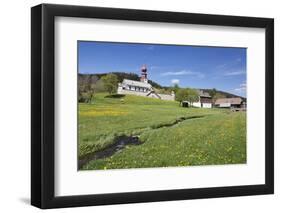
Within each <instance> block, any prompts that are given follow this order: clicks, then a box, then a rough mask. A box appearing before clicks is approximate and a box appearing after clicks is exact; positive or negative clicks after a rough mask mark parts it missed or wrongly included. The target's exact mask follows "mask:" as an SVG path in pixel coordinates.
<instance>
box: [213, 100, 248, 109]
mask: <svg viewBox="0 0 281 213" xmlns="http://www.w3.org/2000/svg"><path fill="white" fill-rule="evenodd" d="M215 107H218V108H234V109H246V101H245V100H243V99H242V98H240V97H237V98H219V99H217V100H216V101H215Z"/></svg>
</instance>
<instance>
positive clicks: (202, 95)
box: [192, 90, 212, 108]
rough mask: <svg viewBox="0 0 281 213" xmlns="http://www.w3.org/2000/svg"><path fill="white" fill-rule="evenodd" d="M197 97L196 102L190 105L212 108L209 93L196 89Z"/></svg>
mask: <svg viewBox="0 0 281 213" xmlns="http://www.w3.org/2000/svg"><path fill="white" fill-rule="evenodd" d="M198 93H199V99H198V102H194V103H193V104H192V105H193V106H194V107H199V108H212V97H211V96H210V95H209V93H207V92H204V91H203V90H198Z"/></svg>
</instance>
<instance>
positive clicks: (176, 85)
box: [173, 84, 180, 93]
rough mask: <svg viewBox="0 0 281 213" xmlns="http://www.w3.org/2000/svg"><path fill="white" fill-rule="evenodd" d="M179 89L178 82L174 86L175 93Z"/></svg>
mask: <svg viewBox="0 0 281 213" xmlns="http://www.w3.org/2000/svg"><path fill="white" fill-rule="evenodd" d="M179 89H180V87H179V85H178V84H175V85H174V87H173V91H174V92H175V93H177V91H179Z"/></svg>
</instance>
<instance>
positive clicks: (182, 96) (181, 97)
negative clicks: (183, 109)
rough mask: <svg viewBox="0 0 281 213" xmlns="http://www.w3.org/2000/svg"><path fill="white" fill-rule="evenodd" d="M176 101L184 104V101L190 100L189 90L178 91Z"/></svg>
mask: <svg viewBox="0 0 281 213" xmlns="http://www.w3.org/2000/svg"><path fill="white" fill-rule="evenodd" d="M175 98H176V101H178V102H179V103H180V105H181V104H182V102H183V101H187V98H188V89H178V90H177V92H176V97H175Z"/></svg>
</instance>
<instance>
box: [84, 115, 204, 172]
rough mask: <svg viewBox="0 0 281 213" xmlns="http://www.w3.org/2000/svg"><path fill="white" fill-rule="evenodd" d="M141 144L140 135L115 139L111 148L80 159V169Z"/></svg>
mask: <svg viewBox="0 0 281 213" xmlns="http://www.w3.org/2000/svg"><path fill="white" fill-rule="evenodd" d="M203 117H205V116H204V115H200V116H190V117H180V118H178V119H176V120H175V121H174V122H171V123H166V124H159V125H155V126H152V127H151V129H160V128H163V127H172V126H174V125H176V124H179V123H181V122H183V121H185V120H190V119H197V118H203ZM141 144H142V142H141V141H140V140H139V136H138V135H135V136H126V135H122V136H118V137H116V138H115V139H114V142H113V144H110V145H109V146H107V147H105V148H104V149H102V150H100V151H96V152H93V153H90V154H88V155H86V156H85V157H83V158H82V159H79V162H78V168H79V169H81V168H82V167H83V166H84V165H86V164H87V163H88V162H90V161H92V160H98V159H103V158H107V157H110V156H112V155H114V154H115V153H117V152H118V151H121V150H122V149H124V148H125V147H126V146H127V145H141Z"/></svg>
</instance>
